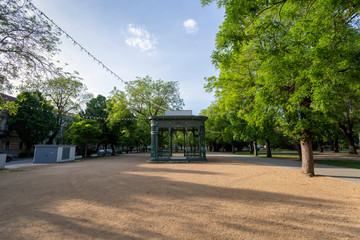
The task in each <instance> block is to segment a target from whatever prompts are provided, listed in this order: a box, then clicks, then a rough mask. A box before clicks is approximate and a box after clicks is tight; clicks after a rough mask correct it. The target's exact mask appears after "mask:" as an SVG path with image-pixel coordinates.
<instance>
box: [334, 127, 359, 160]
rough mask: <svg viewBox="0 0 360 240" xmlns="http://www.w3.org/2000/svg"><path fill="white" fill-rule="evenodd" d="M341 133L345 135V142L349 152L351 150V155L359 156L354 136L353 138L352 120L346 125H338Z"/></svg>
mask: <svg viewBox="0 0 360 240" xmlns="http://www.w3.org/2000/svg"><path fill="white" fill-rule="evenodd" d="M338 125H339V127H340V130H341V132H342V133H343V135H344V137H345V140H346V142H347V144H348V150H349V154H358V153H357V151H356V147H355V141H354V136H353V131H352V124H351V122H350V120H347V123H346V124H343V123H340V122H339V123H338Z"/></svg>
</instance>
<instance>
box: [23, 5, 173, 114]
mask: <svg viewBox="0 0 360 240" xmlns="http://www.w3.org/2000/svg"><path fill="white" fill-rule="evenodd" d="M27 3H28V4H29V6H31V7H32V9H33V10H34V12H35V13H37V14H38V15H40V16H42V17H45V18H46V19H47V20H49V21H50V22H51V23H52V24H53V25H54V26H55V27H56V28H57V29H58V30H59V31H60V32H61V33H63V34H64V35H65V36H66V37H67V38H68V39H70V40H71V41H72V42H73V44H74V45H76V46H78V47H79V48H80V50H81V51H84V52H85V53H86V54H87V55H88V56H89V57H91V58H93V60H94V61H95V62H97V63H98V64H100V66H102V67H103V68H104V69H105V70H106V71H107V72H109V73H110V74H111V75H113V76H114V77H115V78H116V79H117V80H118V81H120V82H123V83H124V84H125V85H127V86H128V87H130V88H131V85H130V84H129V83H128V82H126V81H125V80H124V79H122V78H121V77H120V76H119V75H117V74H116V73H115V72H113V71H112V70H111V69H110V68H108V67H107V66H106V65H105V64H104V63H103V62H102V61H100V60H99V59H98V58H97V57H95V56H94V55H93V54H92V53H90V52H89V51H88V50H87V49H86V48H85V47H83V46H82V45H81V44H80V43H79V42H78V41H76V40H75V39H74V38H73V37H71V36H70V34H68V33H67V32H66V31H65V30H63V29H62V28H61V27H60V26H59V25H57V24H56V23H55V22H54V21H53V20H52V19H51V18H49V17H48V16H47V15H46V14H45V13H44V12H42V11H41V10H40V9H38V8H37V7H36V6H35V5H34V4H33V3H32V2H30V0H28V1H27ZM139 95H140V97H141V98H142V99H144V100H145V101H147V102H149V103H151V104H153V105H155V106H157V107H159V108H161V109H163V110H169V109H167V108H165V107H163V106H160V105H158V104H157V103H154V102H153V101H152V100H151V99H147V98H146V97H145V96H143V95H141V93H139Z"/></svg>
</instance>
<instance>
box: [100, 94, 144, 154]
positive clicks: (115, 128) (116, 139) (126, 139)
mask: <svg viewBox="0 0 360 240" xmlns="http://www.w3.org/2000/svg"><path fill="white" fill-rule="evenodd" d="M111 94H112V96H111V98H110V99H109V101H108V102H107V103H106V107H107V112H108V118H107V120H106V126H107V130H108V132H107V133H106V134H107V139H108V141H109V143H110V144H111V148H112V150H113V153H115V151H114V146H115V145H127V146H129V144H130V143H131V142H133V141H134V140H135V139H137V138H136V136H133V135H134V131H135V129H136V121H135V120H134V115H133V114H132V112H131V111H130V109H129V108H128V102H127V101H126V95H125V93H124V92H121V91H119V90H116V89H114V90H113V91H112V92H111Z"/></svg>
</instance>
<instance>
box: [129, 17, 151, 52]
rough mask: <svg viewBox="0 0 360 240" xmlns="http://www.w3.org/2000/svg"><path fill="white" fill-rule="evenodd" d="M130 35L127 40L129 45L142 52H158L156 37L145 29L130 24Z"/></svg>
mask: <svg viewBox="0 0 360 240" xmlns="http://www.w3.org/2000/svg"><path fill="white" fill-rule="evenodd" d="M128 33H129V36H128V37H127V38H126V40H125V42H126V44H127V45H129V46H130V47H133V48H136V49H139V50H140V51H142V52H148V53H155V52H156V44H157V41H156V39H155V37H154V35H152V34H150V33H149V32H148V31H147V30H146V29H145V28H142V27H138V26H134V25H133V24H128Z"/></svg>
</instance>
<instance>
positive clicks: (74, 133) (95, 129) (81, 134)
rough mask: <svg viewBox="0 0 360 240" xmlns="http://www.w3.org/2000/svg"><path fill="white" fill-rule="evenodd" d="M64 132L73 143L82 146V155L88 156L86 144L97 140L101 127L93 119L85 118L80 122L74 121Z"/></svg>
mask: <svg viewBox="0 0 360 240" xmlns="http://www.w3.org/2000/svg"><path fill="white" fill-rule="evenodd" d="M66 133H67V136H68V138H69V139H70V140H71V141H72V143H73V144H76V145H80V146H81V147H83V149H84V155H83V157H84V158H86V157H87V156H88V151H87V149H88V144H90V143H97V142H98V141H99V137H100V135H101V129H100V128H99V125H98V123H97V122H96V121H95V120H90V119H85V120H82V121H80V122H74V123H73V124H72V125H71V126H70V128H69V129H68V130H67V132H66Z"/></svg>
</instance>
